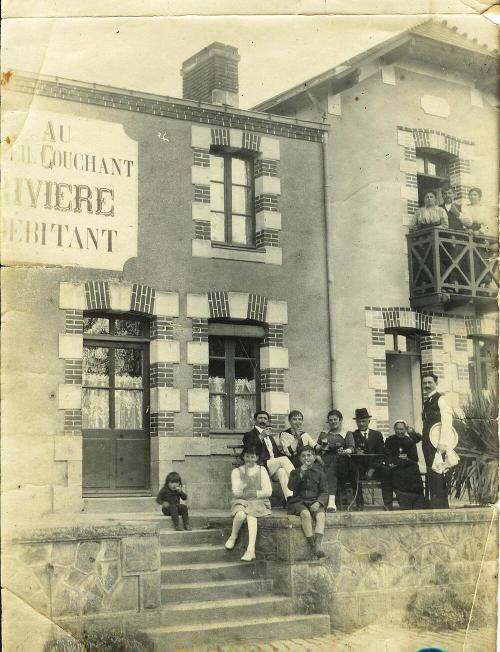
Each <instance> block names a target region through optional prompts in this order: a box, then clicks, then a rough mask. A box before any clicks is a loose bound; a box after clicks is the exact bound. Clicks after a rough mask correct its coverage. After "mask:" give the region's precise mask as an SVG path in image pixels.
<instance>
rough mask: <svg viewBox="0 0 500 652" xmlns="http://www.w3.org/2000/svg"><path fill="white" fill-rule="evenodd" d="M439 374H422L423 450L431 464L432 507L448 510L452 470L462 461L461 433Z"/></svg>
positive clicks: (430, 494) (429, 467) (426, 462)
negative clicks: (459, 452) (440, 389)
mask: <svg viewBox="0 0 500 652" xmlns="http://www.w3.org/2000/svg"><path fill="white" fill-rule="evenodd" d="M437 382H438V377H437V376H436V375H435V374H424V376H422V388H423V391H424V404H423V409H422V422H423V429H422V452H423V454H424V458H425V464H426V466H427V482H428V487H429V498H430V507H431V509H448V508H449V503H448V473H447V472H448V470H449V469H450V468H451V467H452V466H455V464H457V463H458V456H457V454H456V453H455V451H454V448H455V447H456V445H457V443H458V436H457V433H456V431H455V430H454V429H453V421H452V419H453V414H452V411H451V408H450V406H449V405H448V403H447V402H446V399H445V398H444V396H443V395H442V394H440V393H439V392H438V391H437Z"/></svg>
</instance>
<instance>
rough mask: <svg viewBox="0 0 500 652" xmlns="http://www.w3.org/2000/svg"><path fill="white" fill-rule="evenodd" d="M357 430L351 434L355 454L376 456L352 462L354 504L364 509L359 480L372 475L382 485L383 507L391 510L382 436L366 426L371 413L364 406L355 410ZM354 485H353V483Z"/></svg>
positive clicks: (368, 478) (389, 481)
mask: <svg viewBox="0 0 500 652" xmlns="http://www.w3.org/2000/svg"><path fill="white" fill-rule="evenodd" d="M354 418H355V420H356V425H357V426H358V427H357V430H355V431H354V432H353V433H352V435H353V437H354V446H355V449H356V455H373V456H378V457H369V458H366V460H363V459H361V458H359V457H358V458H357V460H356V462H355V464H354V467H355V468H354V470H355V472H356V480H357V488H356V506H357V508H358V509H359V510H360V511H361V510H363V509H364V499H363V490H362V488H361V480H362V479H363V478H366V479H367V480H371V479H372V478H373V477H374V476H375V479H376V480H380V482H381V485H382V500H383V501H384V509H386V510H387V511H391V510H392V500H393V497H392V486H391V480H390V473H389V471H388V469H387V468H386V467H385V465H384V436H383V435H382V433H381V432H379V431H378V430H371V429H370V428H369V427H368V426H369V423H370V419H371V414H369V413H368V410H367V409H366V408H360V409H357V410H356V412H355V417H354ZM353 486H355V485H353Z"/></svg>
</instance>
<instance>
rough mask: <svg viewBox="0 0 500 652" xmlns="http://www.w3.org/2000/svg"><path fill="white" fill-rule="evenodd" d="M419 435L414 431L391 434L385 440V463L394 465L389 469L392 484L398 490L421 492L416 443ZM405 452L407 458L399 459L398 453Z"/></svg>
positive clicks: (419, 438) (421, 485)
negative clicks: (408, 433) (406, 434)
mask: <svg viewBox="0 0 500 652" xmlns="http://www.w3.org/2000/svg"><path fill="white" fill-rule="evenodd" d="M421 439H422V437H421V435H419V434H418V433H414V434H413V435H410V436H406V437H398V435H391V436H390V437H388V438H387V439H386V440H385V461H386V464H387V465H390V464H391V465H395V466H394V467H393V468H392V471H391V479H392V486H393V487H394V489H397V490H398V491H405V492H408V493H418V494H420V493H422V491H423V484H422V476H421V475H420V469H419V466H418V453H417V443H418V442H419V441H420V440H421ZM402 453H403V454H404V453H406V455H407V456H408V459H401V458H400V457H399V455H400V454H402Z"/></svg>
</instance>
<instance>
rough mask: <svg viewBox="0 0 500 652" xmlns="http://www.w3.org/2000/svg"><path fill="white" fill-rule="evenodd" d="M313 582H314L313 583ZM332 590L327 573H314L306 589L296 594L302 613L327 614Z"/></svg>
mask: <svg viewBox="0 0 500 652" xmlns="http://www.w3.org/2000/svg"><path fill="white" fill-rule="evenodd" d="M313 582H314V583H313ZM332 598H333V592H332V588H331V582H330V580H329V579H328V576H327V575H319V574H318V575H316V576H315V577H314V580H313V581H311V580H310V581H309V583H308V588H307V591H305V592H304V593H301V594H300V595H299V596H298V605H297V606H298V608H299V610H300V612H301V613H304V614H328V613H330V609H331V602H332Z"/></svg>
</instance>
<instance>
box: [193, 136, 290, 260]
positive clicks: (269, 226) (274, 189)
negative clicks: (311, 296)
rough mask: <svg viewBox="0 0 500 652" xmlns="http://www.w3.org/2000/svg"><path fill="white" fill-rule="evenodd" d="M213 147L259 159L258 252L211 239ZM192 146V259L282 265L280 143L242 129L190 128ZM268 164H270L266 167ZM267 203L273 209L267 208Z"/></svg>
mask: <svg viewBox="0 0 500 652" xmlns="http://www.w3.org/2000/svg"><path fill="white" fill-rule="evenodd" d="M213 145H216V146H218V147H221V146H222V147H227V148H230V149H231V150H234V151H240V152H248V153H253V154H254V155H255V154H256V155H257V158H256V162H257V163H260V164H257V165H256V166H255V171H256V176H255V204H256V210H255V236H256V245H257V246H256V248H255V249H252V248H246V247H240V248H239V247H237V246H232V245H229V244H228V245H220V244H215V243H212V241H211V239H210V236H209V233H210V221H211V208H210V166H209V165H208V166H207V165H206V155H209V154H210V148H211V147H212V146H213ZM191 146H192V148H193V163H194V164H193V165H192V167H191V179H192V183H193V188H194V201H193V202H192V209H191V216H192V219H193V221H194V223H195V237H194V238H193V240H192V255H193V256H195V257H201V258H218V259H224V260H237V261H245V262H256V263H264V264H270V265H281V264H282V250H281V247H279V246H278V244H279V232H280V231H281V213H280V212H279V210H276V209H275V207H276V206H278V208H279V196H280V193H281V185H280V179H279V176H278V172H277V170H278V162H279V160H280V147H279V140H278V139H277V138H271V137H269V136H260V135H259V134H257V133H253V132H249V131H242V130H239V129H223V128H210V127H203V126H199V125H193V126H192V127H191ZM204 159H205V160H204ZM265 162H267V163H268V164H267V165H265V164H264V163H265ZM259 197H260V198H262V201H261V203H262V204H263V205H262V207H260V204H259ZM266 202H267V203H268V204H270V206H267V205H266V206H265V205H264V204H266Z"/></svg>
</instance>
